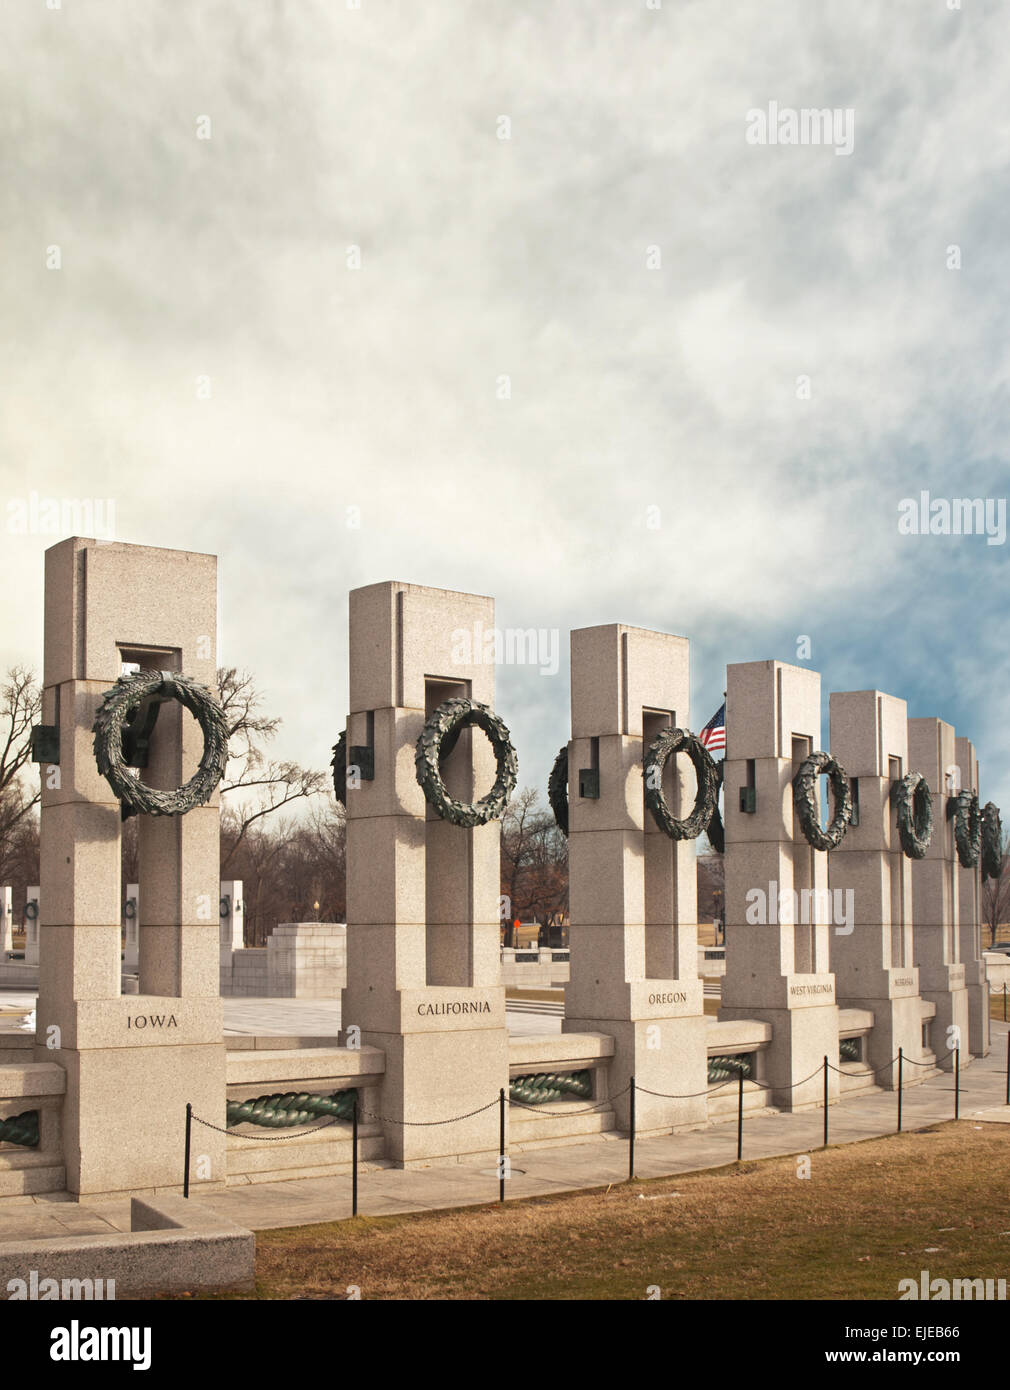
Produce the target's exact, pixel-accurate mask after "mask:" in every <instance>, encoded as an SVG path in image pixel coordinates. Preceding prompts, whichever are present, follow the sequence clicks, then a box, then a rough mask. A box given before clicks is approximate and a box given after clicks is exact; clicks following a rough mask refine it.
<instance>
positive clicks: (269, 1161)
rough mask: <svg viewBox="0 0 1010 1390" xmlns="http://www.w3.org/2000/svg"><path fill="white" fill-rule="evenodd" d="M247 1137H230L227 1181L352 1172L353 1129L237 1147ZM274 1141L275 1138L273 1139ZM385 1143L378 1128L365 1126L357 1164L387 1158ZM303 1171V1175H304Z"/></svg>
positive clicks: (320, 1175)
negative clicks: (334, 1134)
mask: <svg viewBox="0 0 1010 1390" xmlns="http://www.w3.org/2000/svg"><path fill="white" fill-rule="evenodd" d="M243 1137H244V1136H241V1135H235V1134H234V1133H232V1134H231V1135H229V1140H228V1148H227V1152H226V1159H227V1165H228V1181H229V1182H232V1181H233V1180H235V1179H236V1178H240V1177H243V1176H245V1177H247V1178H248V1179H249V1180H250V1181H255V1182H269V1181H271V1180H274V1179H277V1180H280V1179H282V1178H291V1177H304V1176H307V1175H311V1176H314V1177H325V1176H326V1175H327V1174H333V1173H349V1172H350V1171H351V1164H352V1155H351V1128H350V1125H348V1126H346V1129H345V1127H344V1126H340V1133H339V1135H338V1136H336V1137H334V1136H333V1135H332V1134H328V1132H327V1131H326V1130H320V1131H319V1132H317V1133H316V1134H306V1135H304V1136H303V1137H301V1138H296V1137H294V1136H292V1138H291V1139H290V1140H288V1141H286V1142H283V1141H279V1142H277V1143H263V1142H262V1141H260V1142H259V1143H257V1142H256V1141H255V1140H253V1139H249V1138H248V1137H245V1142H239V1143H236V1142H235V1141H236V1139H238V1140H242V1139H243ZM271 1137H273V1136H271ZM385 1151H386V1141H385V1138H384V1137H383V1135H382V1133H381V1131H379V1129H378V1127H377V1126H368V1127H367V1128H366V1126H364V1125H362V1126H361V1127H360V1128H359V1130H358V1162H359V1164H360V1163H363V1162H367V1161H369V1160H373V1161H374V1160H377V1159H381V1158H383V1157H384V1155H385ZM302 1170H304V1171H302Z"/></svg>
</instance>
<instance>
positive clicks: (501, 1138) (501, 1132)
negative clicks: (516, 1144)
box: [498, 1086, 505, 1202]
mask: <svg viewBox="0 0 1010 1390" xmlns="http://www.w3.org/2000/svg"><path fill="white" fill-rule="evenodd" d="M498 1200H499V1202H504V1200H505V1087H504V1086H502V1088H501V1090H500V1091H499V1092H498Z"/></svg>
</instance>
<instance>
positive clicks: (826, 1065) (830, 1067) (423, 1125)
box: [183, 1040, 1010, 1216]
mask: <svg viewBox="0 0 1010 1390" xmlns="http://www.w3.org/2000/svg"><path fill="white" fill-rule="evenodd" d="M949 1057H953V1058H954V1059H955V1063H954V1118H955V1120H956V1119H958V1118H959V1104H960V1096H961V1091H962V1089H963V1088H962V1087H961V1084H960V1066H959V1062H960V1048H956V1047H955V1048H950V1049H949V1050H948V1051H947V1052H945V1053H943V1054H942V1055H941V1056H939V1057H936V1058H934V1060H933V1061H931V1062H920V1061H917V1060H916V1059H915V1058H914V1057H906V1056H905V1055H904V1052H903V1051H902V1050H900V1049H899V1051H898V1055H897V1056H896V1057H893V1058H892V1059H891V1061H889V1062H885V1063H884V1064H883V1065H882V1066H879V1067H875V1068H868V1069H866V1070H865V1071H860V1072H850V1071H843V1070H842V1068H841V1067H837V1066H835V1065H834V1063H833V1062H830V1061H829V1060H828V1058H827V1057H825V1058H824V1061H823V1062H822V1063H821V1065H820V1066H819V1067H817V1068H816V1069H815V1070H814V1071H812V1072H811V1073H810V1075H809V1076H806V1077H804V1078H803V1079H802V1080H801V1081H794V1082H792V1083H791V1084H790V1085H788V1086H769V1085H767V1084H766V1083H765V1082H763V1081H758V1080H757V1079H756V1078H755V1077H753V1076H751V1077H745V1075H744V1071H745V1068H744V1066H743V1065H742V1064H737V1075H736V1076H735V1077H732V1076H731V1077H729V1078H727V1080H725V1081H723V1082H720V1083H718V1084H715V1085H709V1086H706V1088H705V1089H704V1090H703V1091H689V1092H687V1093H685V1094H679V1093H675V1092H670V1091H654V1090H652V1089H651V1088H650V1087H648V1086H641V1085H639V1084H638V1083H637V1082H636V1080H635V1078H634V1077H632V1078H631V1080H630V1081H629V1082H628V1084H627V1085H626V1086H624V1087H623V1088H622V1089H621V1090H620V1091H616V1092H614V1094H613V1095H610V1096H607V1097H606V1098H605V1099H604V1100H600V1101H597V1102H596V1104H595V1105H589V1106H584V1107H583V1108H581V1109H579V1110H567V1109H566V1110H564V1111H557V1110H546V1109H545V1108H544V1106H543V1104H541V1105H530V1104H528V1103H527V1102H525V1101H522V1100H517V1099H515V1098H513V1097H512V1096H509V1098H508V1100H507V1101H506V1096H505V1090H504V1088H502V1089H501V1090H500V1091H499V1093H498V1099H497V1100H491V1101H488V1103H487V1104H486V1105H481V1106H478V1107H477V1108H476V1109H475V1110H468V1111H466V1112H465V1113H464V1114H462V1115H450V1116H449V1117H447V1118H446V1119H443V1120H401V1119H397V1118H395V1117H393V1116H389V1115H382V1114H380V1113H379V1112H377V1111H372V1110H360V1109H359V1103H358V1102H357V1100H355V1102H354V1105H353V1111H352V1115H351V1117H350V1118H351V1124H352V1131H351V1135H352V1143H351V1175H352V1187H351V1191H352V1199H351V1214H352V1216H357V1214H358V1120H359V1118H360V1117H362V1116H363V1117H366V1118H368V1119H370V1120H376V1121H378V1122H379V1123H381V1124H394V1125H399V1126H401V1127H410V1128H419V1129H430V1128H433V1127H436V1126H441V1125H451V1124H458V1123H459V1122H460V1121H462V1120H470V1119H472V1118H473V1117H474V1116H475V1115H483V1114H486V1113H487V1111H488V1110H493V1109H494V1108H495V1106H497V1107H498V1108H499V1112H500V1115H501V1124H500V1145H501V1153H500V1154H499V1160H498V1177H499V1201H501V1202H504V1200H505V1178H506V1176H508V1154H507V1152H506V1149H505V1110H506V1106H507V1105H509V1106H513V1107H514V1108H515V1109H517V1110H526V1111H529V1112H530V1113H531V1114H534V1115H537V1116H539V1117H540V1118H543V1119H552V1118H553V1119H557V1118H559V1117H563V1118H565V1119H568V1118H569V1117H576V1116H579V1115H592V1114H596V1113H597V1112H598V1111H600V1110H604V1109H609V1108H610V1106H611V1105H613V1103H614V1101H616V1100H620V1098H621V1097H622V1096H624V1095H629V1093H630V1111H629V1132H628V1141H629V1159H628V1181H629V1182H631V1181H634V1178H635V1096H636V1093H638V1092H641V1093H642V1095H646V1096H655V1097H657V1098H658V1099H660V1100H698V1099H700V1098H701V1097H702V1096H712V1095H716V1094H718V1092H720V1091H723V1090H725V1089H726V1087H728V1086H733V1085H735V1086H736V1087H737V1094H738V1097H739V1100H738V1105H737V1150H736V1156H737V1162H740V1161H741V1160H742V1158H743V1114H744V1110H743V1099H744V1085H745V1081H749V1082H750V1085H751V1087H752V1088H754V1089H756V1090H759V1091H795V1090H797V1089H798V1088H799V1087H801V1086H808V1085H809V1084H810V1082H811V1081H813V1080H814V1079H815V1078H816V1077H817V1076H823V1078H824V1107H823V1108H824V1147H825V1148H826V1147H827V1146H828V1115H829V1108H830V1106H829V1097H828V1073H829V1072H830V1071H833V1072H835V1073H836V1075H838V1076H854V1077H856V1078H858V1079H860V1080H862V1079H864V1078H866V1077H872V1076H878V1075H880V1074H881V1073H883V1072H887V1071H890V1070H891V1069H892V1068H893V1067H894V1066H897V1067H898V1086H897V1098H898V1133H899V1134H900V1133H901V1119H902V1094H903V1087H902V1068H903V1065H904V1063H905V1062H910V1063H911V1064H912V1066H915V1067H923V1068H926V1067H932V1068H934V1069H935V1068H936V1067H937V1066H938V1065H939V1063H940V1062H944V1061H946V1060H947V1059H948V1058H949ZM1007 1103H1008V1104H1010V1040H1008V1051H1007ZM193 1121H195V1122H196V1123H197V1124H198V1125H203V1127H204V1128H205V1129H211V1130H214V1131H215V1132H216V1133H218V1134H225V1135H227V1134H234V1133H235V1128H234V1126H232V1127H228V1128H225V1127H222V1126H221V1125H215V1124H212V1123H211V1122H210V1121H209V1120H204V1119H201V1117H200V1116H199V1115H195V1114H193V1108H192V1106H191V1105H187V1106H186V1157H185V1170H184V1171H185V1176H184V1180H183V1193H184V1195H185V1196H186V1197H188V1196H189V1167H190V1126H191V1123H192V1122H193ZM235 1123H243V1121H241V1120H237V1121H236V1122H235ZM346 1123H347V1117H345V1116H336V1117H334V1118H333V1119H332V1120H327V1121H326V1122H325V1123H323V1124H321V1125H314V1126H313V1127H312V1129H301V1128H296V1129H292V1130H291V1132H289V1133H287V1134H269V1135H267V1134H243V1135H242V1136H241V1137H242V1138H243V1139H253V1140H256V1141H258V1142H260V1143H266V1144H275V1143H280V1142H282V1141H283V1140H285V1139H304V1138H307V1137H308V1135H310V1134H318V1133H319V1131H320V1130H323V1129H330V1128H332V1127H333V1126H334V1125H336V1124H346Z"/></svg>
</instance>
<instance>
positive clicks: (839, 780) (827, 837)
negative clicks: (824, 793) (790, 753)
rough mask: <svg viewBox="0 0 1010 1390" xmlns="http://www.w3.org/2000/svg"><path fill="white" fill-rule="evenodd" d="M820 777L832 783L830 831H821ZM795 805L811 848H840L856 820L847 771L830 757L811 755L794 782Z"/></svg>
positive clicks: (821, 753) (803, 763)
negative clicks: (851, 824)
mask: <svg viewBox="0 0 1010 1390" xmlns="http://www.w3.org/2000/svg"><path fill="white" fill-rule="evenodd" d="M820 776H825V777H827V779H828V781H829V782H830V783H831V794H832V796H833V797H834V803H835V809H834V815H833V816H832V817H831V824H830V825H829V826H828V828H827V830H822V829H821V824H820V817H819V815H818V811H817V779H818V777H820ZM793 805H794V806H795V808H796V819H797V820H798V821H799V823H800V829H801V830H802V831H803V834H804V837H805V838H806V841H807V843H808V844H810V845H813V847H814V849H823V850H828V849H837V848H838V846H839V845H840V844H841V842H842V839H843V837H844V835H845V832H846V830H847V829H848V828H849V822H850V821H851V820H852V787H851V786H850V785H849V779H848V776H847V774H846V771H845V769H844V767H842V766H841V764H840V763H837V762H836V761H835V759H834V758H833V757H832V756H831V754H830V753H824V752H820V753H811V754H810V756H809V758H804V759H803V761H802V762H801V763H800V766H799V771H798V772H797V773H796V776H795V777H794V778H793Z"/></svg>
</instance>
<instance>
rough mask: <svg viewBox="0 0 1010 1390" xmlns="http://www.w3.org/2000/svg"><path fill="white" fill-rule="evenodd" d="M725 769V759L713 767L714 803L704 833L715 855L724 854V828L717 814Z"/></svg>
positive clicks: (720, 817)
mask: <svg viewBox="0 0 1010 1390" xmlns="http://www.w3.org/2000/svg"><path fill="white" fill-rule="evenodd" d="M725 767H726V761H725V759H723V760H722V761H721V762H718V763H716V765H715V770H716V774H717V776H716V783H715V802H714V803H713V806H712V819H711V820H710V821H709V823H708V830H707V831H706V832H705V833H706V835H707V836H708V842H709V844H710V845H711V846H712V848H713V849H714V850H715V852H716V854H725V853H726V828H725V826H724V825H723V823H722V816H721V815H720V814H719V790H720V788H721V787H722V779H723V774H724V771H725Z"/></svg>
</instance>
